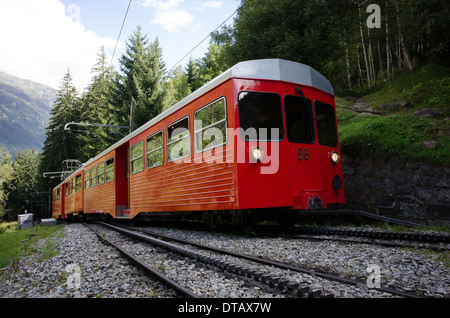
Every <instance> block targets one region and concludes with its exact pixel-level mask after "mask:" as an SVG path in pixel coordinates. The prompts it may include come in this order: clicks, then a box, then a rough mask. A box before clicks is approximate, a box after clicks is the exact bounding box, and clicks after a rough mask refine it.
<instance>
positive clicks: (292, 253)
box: [0, 224, 450, 298]
mask: <svg viewBox="0 0 450 318" xmlns="http://www.w3.org/2000/svg"><path fill="white" fill-rule="evenodd" d="M62 231H64V235H63V236H57V237H55V238H52V240H55V242H54V243H55V246H56V253H55V254H56V255H55V256H53V257H51V258H49V259H48V260H45V261H38V259H39V253H36V254H34V255H30V256H27V257H23V258H21V259H20V260H19V262H17V263H16V264H15V265H14V266H10V267H9V268H6V269H4V270H2V271H0V297H2V298H60V297H62V298H66V297H67V298H83V297H98V298H100V297H101V298H149V297H151V298H156V297H157V298H173V297H177V295H176V293H175V292H174V291H173V290H171V289H170V288H168V287H166V286H164V285H163V284H162V283H160V282H158V281H156V280H155V279H154V278H153V277H151V276H149V275H148V274H145V273H144V272H143V271H142V270H140V269H138V268H136V267H135V266H134V265H132V264H130V263H129V261H127V260H126V259H124V258H123V257H122V256H121V255H120V253H119V252H117V251H116V250H115V249H114V248H113V247H111V246H109V245H106V244H104V243H102V242H101V240H100V239H99V238H98V237H97V236H96V235H95V234H94V233H93V232H91V231H90V230H89V229H88V228H87V227H86V226H84V225H82V224H67V225H65V226H64V228H63V229H62ZM101 231H103V232H100V233H104V234H105V235H109V234H107V231H106V230H101ZM152 231H160V232H161V233H163V234H166V235H173V236H177V237H183V238H185V239H188V240H191V241H195V242H198V243H203V244H210V245H213V246H217V247H220V248H223V249H228V250H233V251H237V252H239V253H243V254H250V255H254V256H260V257H264V258H267V259H274V260H278V261H282V262H286V263H290V264H294V265H301V266H305V267H309V268H315V269H319V270H321V271H323V272H328V273H333V274H338V275H340V276H343V277H348V278H358V279H360V280H366V279H367V278H370V277H372V278H373V277H376V279H378V281H379V282H380V283H381V286H382V287H395V288H402V289H403V290H405V291H409V292H419V293H420V294H423V295H425V296H432V297H438V298H441V297H449V296H450V269H449V268H448V267H446V266H445V265H444V263H443V262H442V261H441V260H440V258H439V257H440V256H442V253H441V252H428V251H424V250H416V249H401V248H390V247H382V246H377V245H368V244H344V243H338V242H333V241H323V242H317V241H308V240H285V239H282V238H250V237H243V236H238V235H229V234H212V233H204V232H196V231H186V230H171V229H159V228H152ZM40 244H41V245H42V246H45V244H47V243H46V242H45V241H41V242H40ZM127 248H128V249H134V251H133V252H135V253H136V255H138V257H142V258H146V257H150V256H149V255H152V257H153V258H154V259H153V261H150V259H149V262H153V263H152V266H154V267H155V268H156V269H160V270H161V271H164V272H165V273H166V274H167V276H170V277H171V278H172V279H174V280H177V281H178V282H179V283H180V284H186V283H187V284H188V285H189V286H192V288H193V291H194V292H196V293H198V294H199V295H200V296H201V297H205V298H206V297H214V298H217V297H222V298H247V297H248V298H271V297H286V295H283V294H282V293H277V291H276V290H273V289H270V288H266V287H265V286H259V285H258V284H256V285H252V284H250V283H249V282H248V281H247V280H246V279H243V278H239V277H234V276H235V275H232V274H229V273H220V272H219V271H216V270H215V269H214V268H209V267H208V266H204V265H202V264H196V263H191V262H190V261H185V260H183V259H181V258H180V257H174V256H172V255H168V254H158V253H161V252H160V251H157V250H158V249H155V248H152V247H148V246H146V244H142V243H136V244H129V245H128V246H127ZM447 253H448V252H447ZM255 266H256V265H255ZM261 270H269V271H275V270H276V269H267V268H263V267H261ZM370 275H372V276H370ZM373 275H378V276H373ZM289 279H292V280H293V281H298V282H301V283H304V284H313V285H317V288H320V289H321V290H322V291H324V292H326V293H332V294H334V296H335V297H345V298H371V297H374V298H383V297H393V296H392V295H388V294H385V293H382V292H378V291H375V290H372V289H370V288H367V287H365V286H363V287H361V286H358V287H355V286H347V285H342V284H338V283H336V282H332V281H328V280H324V279H318V278H317V277H308V276H307V275H302V274H300V273H292V274H290V278H289ZM368 281H369V283H370V282H372V281H371V280H370V279H369V280H368ZM202 282H203V283H202Z"/></svg>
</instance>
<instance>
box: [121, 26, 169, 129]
mask: <svg viewBox="0 0 450 318" xmlns="http://www.w3.org/2000/svg"><path fill="white" fill-rule="evenodd" d="M161 56H162V52H161V49H160V47H159V41H158V39H156V40H155V42H153V43H150V44H149V40H148V37H147V35H145V34H143V33H142V27H140V26H138V27H137V30H136V31H135V32H133V34H132V36H131V37H130V39H129V40H128V42H127V49H126V53H125V54H124V55H122V57H121V58H120V61H119V62H120V70H121V72H122V74H120V76H119V78H118V80H117V81H116V86H117V87H116V96H115V99H116V102H117V104H116V105H117V106H116V122H117V124H118V125H128V124H129V122H130V105H131V101H132V100H134V101H135V120H134V122H135V127H139V126H141V125H143V124H144V123H146V122H147V121H149V120H150V119H152V118H153V117H155V116H156V115H158V114H159V113H160V112H161V110H162V107H163V99H164V96H163V90H162V85H161V80H162V74H163V73H164V67H165V65H164V62H163V61H162V57H161Z"/></svg>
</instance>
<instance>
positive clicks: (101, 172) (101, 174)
mask: <svg viewBox="0 0 450 318" xmlns="http://www.w3.org/2000/svg"><path fill="white" fill-rule="evenodd" d="M104 183H105V163H104V162H102V163H100V164H99V165H98V168H97V184H98V185H102V184H104Z"/></svg>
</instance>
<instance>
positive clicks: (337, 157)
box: [331, 151, 341, 164]
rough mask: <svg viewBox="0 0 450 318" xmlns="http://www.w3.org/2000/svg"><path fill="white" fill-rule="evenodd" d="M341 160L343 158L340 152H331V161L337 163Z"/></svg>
mask: <svg viewBox="0 0 450 318" xmlns="http://www.w3.org/2000/svg"><path fill="white" fill-rule="evenodd" d="M340 160H341V156H340V155H339V153H338V152H337V151H333V152H332V153H331V161H332V162H333V163H334V164H337V163H338V162H339V161H340Z"/></svg>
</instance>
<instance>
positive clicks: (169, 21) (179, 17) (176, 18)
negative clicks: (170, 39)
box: [151, 10, 194, 33]
mask: <svg viewBox="0 0 450 318" xmlns="http://www.w3.org/2000/svg"><path fill="white" fill-rule="evenodd" d="M193 20H194V17H193V16H192V14H190V13H189V12H187V11H185V10H171V11H161V12H159V13H158V14H157V15H156V17H155V18H154V19H152V20H151V22H153V23H156V24H159V25H161V27H162V28H163V29H164V30H166V31H169V32H170V33H173V32H177V31H181V30H182V28H185V27H188V26H190V25H191V24H192V22H193Z"/></svg>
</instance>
